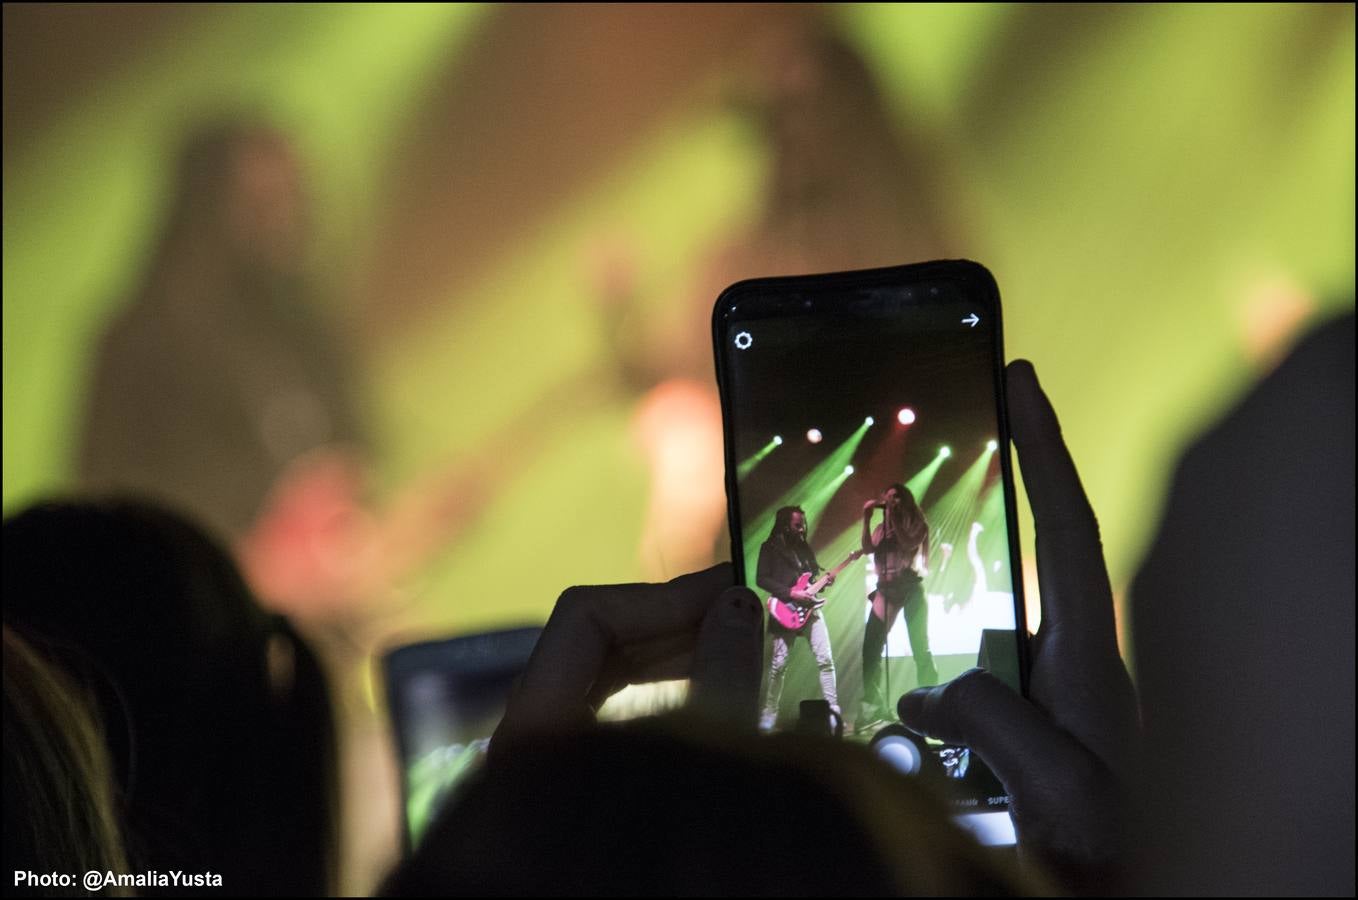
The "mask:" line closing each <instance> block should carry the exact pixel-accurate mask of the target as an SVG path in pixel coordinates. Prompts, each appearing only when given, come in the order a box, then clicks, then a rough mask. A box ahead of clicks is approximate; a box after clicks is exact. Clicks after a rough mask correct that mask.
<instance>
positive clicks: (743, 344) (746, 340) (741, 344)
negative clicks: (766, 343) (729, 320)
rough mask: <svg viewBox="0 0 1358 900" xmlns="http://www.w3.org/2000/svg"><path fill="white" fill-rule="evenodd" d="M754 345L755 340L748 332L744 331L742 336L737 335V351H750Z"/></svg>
mask: <svg viewBox="0 0 1358 900" xmlns="http://www.w3.org/2000/svg"><path fill="white" fill-rule="evenodd" d="M753 344H754V338H753V337H751V336H750V333H749V332H748V331H742V332H740V334H737V335H736V349H737V350H749V349H750V347H751V346H752V345H753Z"/></svg>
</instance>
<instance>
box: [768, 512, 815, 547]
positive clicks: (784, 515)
mask: <svg viewBox="0 0 1358 900" xmlns="http://www.w3.org/2000/svg"><path fill="white" fill-rule="evenodd" d="M793 513H801V514H802V516H803V517H805V516H806V510H804V509H802V508H801V507H800V506H784V507H783V508H782V509H780V510H778V512H776V513H774V514H773V530H772V531H770V532H769V537H770V538H782V539H783V540H787V538H788V537H790V536H791V535H792V514H793Z"/></svg>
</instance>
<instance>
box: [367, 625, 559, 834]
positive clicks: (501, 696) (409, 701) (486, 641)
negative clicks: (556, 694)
mask: <svg viewBox="0 0 1358 900" xmlns="http://www.w3.org/2000/svg"><path fill="white" fill-rule="evenodd" d="M541 633H542V628H541V626H525V627H519V628H508V629H504V630H500V631H490V632H482V633H478V634H468V635H462V636H459V637H453V638H447V639H444V640H437V641H427V642H424V643H419V644H411V645H408V646H404V647H399V648H397V649H395V650H393V651H391V652H390V653H388V654H386V656H385V657H384V658H383V661H382V669H383V675H384V677H385V682H386V687H387V701H388V707H389V709H390V710H391V716H392V724H393V730H394V732H395V736H396V744H397V752H398V754H399V756H398V758H399V760H400V766H401V800H402V810H403V815H404V820H405V828H404V829H403V832H404V839H405V849H406V852H407V853H409V852H410V851H411V850H413V849H414V848H415V847H416V846H418V845H419V842H420V839H421V838H422V837H423V836H424V833H425V831H426V829H427V828H428V826H429V823H430V822H431V821H432V820H433V819H434V817H435V815H437V813H438V811H439V810H440V809H441V808H442V807H443V805H444V804H445V803H446V802H447V800H448V798H449V796H450V795H451V794H452V792H453V791H454V790H455V789H456V787H457V785H458V784H459V783H460V782H462V781H463V780H464V779H465V778H466V776H467V775H468V773H470V772H471V771H473V770H474V769H475V768H476V767H477V766H478V765H479V764H480V763H481V760H482V759H483V758H484V756H485V752H486V748H487V747H488V746H489V745H490V737H491V735H492V734H493V733H494V731H495V728H496V726H498V725H499V724H500V718H501V717H502V716H503V715H504V710H505V704H506V703H507V701H508V700H509V692H510V689H511V687H512V686H513V684H514V679H516V678H517V677H518V676H519V674H520V673H521V672H522V671H523V670H524V667H525V666H527V664H528V657H529V656H530V655H531V654H532V652H533V647H534V646H536V644H537V641H538V636H539V635H540V634H541Z"/></svg>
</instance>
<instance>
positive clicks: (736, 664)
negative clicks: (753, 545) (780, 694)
mask: <svg viewBox="0 0 1358 900" xmlns="http://www.w3.org/2000/svg"><path fill="white" fill-rule="evenodd" d="M763 658H764V610H763V607H761V606H760V604H759V598H758V597H756V596H755V594H754V592H753V591H751V590H750V589H749V588H746V587H739V586H737V587H731V588H727V589H726V590H725V591H723V592H722V595H721V597H719V598H718V600H717V603H716V605H715V606H713V607H712V608H711V610H709V612H708V614H707V616H706V618H704V619H703V625H702V630H701V631H700V632H699V633H698V645H697V648H696V649H695V651H694V658H693V670H692V675H691V678H692V686H691V688H690V691H689V698H690V699H689V706H690V707H691V708H692V709H693V710H694V711H695V712H696V713H698V714H699V715H702V716H704V717H707V718H709V719H713V720H715V721H718V722H721V723H723V724H727V725H729V726H731V727H733V728H740V729H748V730H753V729H754V728H755V726H756V725H757V724H758V719H759V688H760V686H761V682H762V680H763V675H764V673H763V668H762V665H763Z"/></svg>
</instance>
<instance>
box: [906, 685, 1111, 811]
mask: <svg viewBox="0 0 1358 900" xmlns="http://www.w3.org/2000/svg"><path fill="white" fill-rule="evenodd" d="M896 711H897V713H898V714H899V715H900V718H901V722H902V724H904V725H905V726H906V727H907V728H909V729H911V730H912V731H915V732H918V733H919V734H923V735H926V736H928V737H932V738H936V739H938V740H941V741H944V742H945V743H949V744H961V745H963V746H966V747H969V748H970V749H971V750H972V751H974V752H975V753H976V754H977V755H978V756H979V757H981V759H982V760H984V761H985V763H986V765H987V766H989V767H990V770H991V771H992V772H994V773H995V777H997V778H998V779H1000V781H1001V782H1002V783H1003V784H1004V786H1005V789H1006V790H1007V791H1008V792H1009V794H1010V795H1011V796H1015V795H1017V796H1023V795H1024V793H1025V789H1026V788H1027V787H1028V785H1029V783H1030V782H1031V781H1034V780H1039V781H1050V780H1051V777H1052V773H1057V772H1060V771H1061V770H1062V769H1069V768H1070V767H1072V766H1076V765H1081V764H1083V760H1084V759H1085V757H1086V754H1084V753H1083V751H1081V749H1080V746H1079V744H1078V743H1076V741H1075V740H1074V738H1072V737H1071V736H1070V735H1069V734H1067V733H1066V732H1064V731H1062V730H1061V729H1059V728H1057V727H1056V726H1055V725H1053V724H1052V723H1051V722H1050V721H1049V720H1048V719H1047V718H1046V717H1045V716H1043V715H1042V713H1041V712H1040V711H1038V709H1037V708H1036V707H1034V706H1033V705H1032V704H1031V703H1029V702H1027V701H1026V700H1024V699H1023V698H1022V697H1021V696H1019V694H1018V693H1017V692H1015V691H1014V690H1013V689H1012V688H1010V687H1009V686H1008V685H1006V684H1005V683H1004V682H1002V681H1000V680H999V679H998V678H996V677H995V676H994V675H992V674H990V673H989V672H987V671H985V670H984V669H970V670H968V671H966V672H963V673H962V674H961V675H959V676H957V677H956V678H954V679H953V680H952V681H950V682H948V683H947V684H942V685H939V686H938V687H930V688H919V689H917V690H913V691H910V692H909V693H908V694H905V695H904V696H902V697H901V698H900V700H899V701H898V702H897V704H896Z"/></svg>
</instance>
